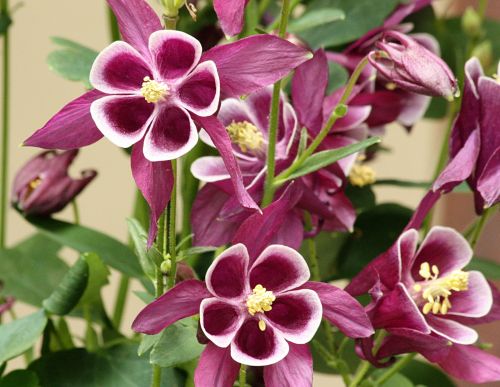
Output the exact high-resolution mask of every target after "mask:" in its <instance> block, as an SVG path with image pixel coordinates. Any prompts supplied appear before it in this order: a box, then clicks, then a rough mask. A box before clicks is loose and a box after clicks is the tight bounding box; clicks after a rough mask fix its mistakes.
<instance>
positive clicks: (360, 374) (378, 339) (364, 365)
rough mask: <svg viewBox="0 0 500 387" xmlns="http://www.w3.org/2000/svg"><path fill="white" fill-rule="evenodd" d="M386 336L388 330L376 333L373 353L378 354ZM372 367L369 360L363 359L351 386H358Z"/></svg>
mask: <svg viewBox="0 0 500 387" xmlns="http://www.w3.org/2000/svg"><path fill="white" fill-rule="evenodd" d="M385 336H386V332H385V331H383V330H380V331H378V332H377V333H376V335H375V343H374V344H373V350H372V353H373V355H376V354H377V352H378V350H379V348H380V346H381V345H382V340H383V339H384V337H385ZM370 367H371V364H370V362H369V361H366V360H362V361H361V363H359V365H358V369H357V370H356V373H355V374H354V376H353V378H352V381H351V383H350V384H349V387H356V386H358V385H359V384H360V383H361V382H362V381H363V379H364V378H365V376H366V374H367V373H368V371H370Z"/></svg>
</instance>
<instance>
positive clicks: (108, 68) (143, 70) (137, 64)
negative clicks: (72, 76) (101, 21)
mask: <svg viewBox="0 0 500 387" xmlns="http://www.w3.org/2000/svg"><path fill="white" fill-rule="evenodd" d="M145 77H151V78H152V77H153V72H152V70H151V69H150V67H149V65H148V64H147V63H146V61H145V60H144V59H143V57H142V56H141V54H140V53H139V52H138V51H137V50H136V49H134V48H133V47H132V46H131V45H129V44H128V43H125V42H122V41H117V42H113V43H111V44H110V45H109V46H108V47H106V48H105V49H104V50H102V51H101V52H100V54H99V55H98V56H97V58H96V59H95V61H94V64H93V65H92V69H91V70H90V83H91V84H92V86H94V87H95V88H96V89H97V90H100V91H102V92H103V93H107V94H130V93H138V92H139V91H140V90H141V86H142V83H143V82H144V78H145ZM143 99H144V98H143Z"/></svg>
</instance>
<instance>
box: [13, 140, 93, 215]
mask: <svg viewBox="0 0 500 387" xmlns="http://www.w3.org/2000/svg"><path fill="white" fill-rule="evenodd" d="M77 154H78V150H72V151H66V152H61V153H57V152H55V151H46V152H42V153H40V154H39V155H37V156H35V157H33V158H32V159H31V160H29V161H28V162H27V163H26V164H25V165H24V166H23V167H22V168H21V169H20V170H19V172H18V173H17V175H16V177H15V179H14V183H13V186H12V197H11V202H12V205H13V206H14V207H16V208H17V209H19V210H20V211H21V212H22V213H23V214H25V215H51V214H53V213H55V212H58V211H61V210H62V209H63V208H64V207H66V205H67V204H68V203H70V202H71V201H72V200H73V199H74V198H75V197H76V196H77V195H78V194H79V193H80V192H82V191H83V189H84V188H85V187H86V186H87V185H88V184H89V183H90V182H91V181H92V180H94V178H95V177H96V176H97V172H96V171H94V170H85V171H82V172H81V175H82V176H81V178H79V179H74V178H72V177H71V176H69V175H68V169H69V167H70V165H71V164H72V163H73V160H74V159H75V157H76V156H77Z"/></svg>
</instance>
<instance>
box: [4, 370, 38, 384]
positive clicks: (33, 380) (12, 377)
mask: <svg viewBox="0 0 500 387" xmlns="http://www.w3.org/2000/svg"><path fill="white" fill-rule="evenodd" d="M39 386H40V384H39V383H38V377H37V376H36V374H35V373H34V372H32V371H28V370H16V371H12V372H11V373H10V374H8V375H5V376H4V377H3V378H2V379H0V387H39Z"/></svg>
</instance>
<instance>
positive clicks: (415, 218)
mask: <svg viewBox="0 0 500 387" xmlns="http://www.w3.org/2000/svg"><path fill="white" fill-rule="evenodd" d="M440 197H441V193H440V192H434V191H429V192H427V193H426V194H425V196H424V197H423V198H422V200H421V201H420V203H419V204H418V206H417V209H416V210H415V212H414V213H413V215H412V217H411V219H410V221H409V222H408V224H407V225H406V227H405V230H410V229H412V228H414V229H416V230H418V229H419V228H420V227H421V226H422V223H423V222H424V220H425V218H426V217H427V214H428V213H429V211H430V210H432V208H433V207H434V205H435V204H436V202H437V201H438V200H439V198H440Z"/></svg>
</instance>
